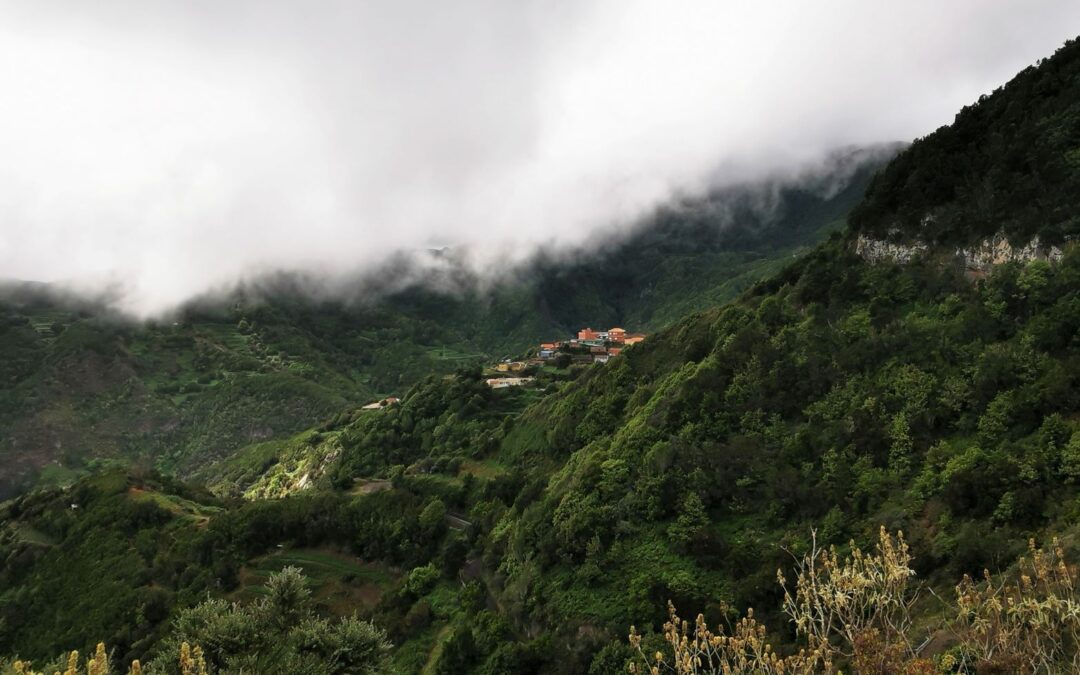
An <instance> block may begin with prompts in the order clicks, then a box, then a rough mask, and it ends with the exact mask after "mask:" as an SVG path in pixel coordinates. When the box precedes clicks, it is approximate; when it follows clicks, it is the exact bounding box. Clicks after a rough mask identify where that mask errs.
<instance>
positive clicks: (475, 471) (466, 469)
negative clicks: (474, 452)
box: [458, 459, 508, 479]
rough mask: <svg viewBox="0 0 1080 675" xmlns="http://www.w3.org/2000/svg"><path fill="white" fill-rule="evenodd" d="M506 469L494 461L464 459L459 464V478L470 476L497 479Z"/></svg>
mask: <svg viewBox="0 0 1080 675" xmlns="http://www.w3.org/2000/svg"><path fill="white" fill-rule="evenodd" d="M507 471H508V469H507V468H506V467H505V466H504V465H503V464H501V463H499V462H497V461H495V460H494V459H466V460H464V461H462V462H461V470H460V472H459V474H458V475H459V476H463V475H465V474H471V475H473V476H476V477H477V478H488V479H491V478H498V477H499V476H502V475H503V474H505V473H507Z"/></svg>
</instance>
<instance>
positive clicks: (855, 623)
mask: <svg viewBox="0 0 1080 675" xmlns="http://www.w3.org/2000/svg"><path fill="white" fill-rule="evenodd" d="M812 542H813V543H812V544H811V548H810V551H809V552H807V553H806V555H804V556H803V557H802V558H801V559H800V560H799V562H798V563H797V565H796V570H795V571H796V576H795V580H794V586H793V588H791V589H789V587H788V582H787V579H786V578H785V577H784V575H783V574H782V573H780V572H778V573H777V578H778V581H779V583H780V585H781V587H782V588H783V589H784V607H783V608H784V613H785V614H786V615H787V616H788V618H789V619H790V621H791V623H792V625H793V627H794V629H795V632H796V635H797V636H798V637H799V639H800V640H801V641H803V643H804V644H803V647H802V648H801V649H800V650H799V651H798V652H797V653H792V654H788V655H781V654H779V653H778V652H777V651H776V650H775V649H774V648H773V646H772V645H770V644H769V642H768V641H767V639H766V633H767V631H766V628H765V626H763V625H761V624H759V623H758V622H757V621H756V620H755V619H754V615H753V610H748V612H747V615H746V616H745V617H744V618H742V619H739V620H738V621H736V622H735V623H734V625H732V626H730V627H729V629H728V630H725V629H724V628H723V627H718V628H717V629H716V631H715V632H714V631H713V630H711V629H710V628H709V627H708V625H707V624H706V622H705V619H704V617H703V616H702V615H700V614H699V615H698V617H697V619H696V621H695V622H694V624H693V626H691V625H690V623H689V622H688V621H686V620H683V619H680V618H679V616H678V614H677V613H676V610H675V607H674V606H673V605H671V604H670V603H669V605H668V613H669V620H668V622H667V623H666V624H664V629H663V645H664V647H665V650H664V651H656V652H655V653H654V654H651V655H649V654H646V648H645V647H644V646H643V640H642V635H640V634H639V633H638V632H637V631H636V629H635V628H634V627H631V628H630V645H631V647H632V648H633V649H634V650H635V652H636V653H637V660H636V662H635V663H632V664H631V665H630V672H632V673H650V674H651V675H660V673H676V674H677V675H711V674H717V675H720V674H722V675H773V674H775V675H781V674H783V675H788V674H790V675H812V674H813V675H816V674H819V673H820V674H825V675H828V674H831V673H841V672H852V671H853V672H856V673H868V674H869V673H873V674H875V675H923V674H926V675H929V674H932V673H965V674H969V673H970V674H973V675H974V674H978V675H984V674H986V675H989V674H998V673H1000V674H1002V675H1004V674H1005V673H1016V674H1022V675H1053V674H1056V673H1065V672H1074V673H1075V672H1080V597H1078V595H1077V587H1076V571H1075V570H1074V569H1072V568H1070V567H1069V566H1068V565H1067V564H1066V562H1065V560H1064V554H1063V551H1062V549H1061V546H1060V544H1059V543H1058V542H1057V540H1054V544H1053V547H1052V549H1051V550H1050V551H1044V550H1043V549H1040V548H1037V547H1036V546H1035V543H1034V542H1030V543H1029V554H1028V555H1027V556H1024V557H1021V558H1020V560H1019V561H1018V564H1017V565H1016V569H1015V571H1014V572H1012V573H1011V574H1009V575H1005V576H1003V577H1001V578H996V577H993V576H991V575H990V573H989V572H986V573H985V576H984V579H983V581H982V582H981V583H976V582H975V581H974V580H972V579H971V578H970V577H967V576H965V577H964V579H963V580H962V581H961V582H960V584H959V585H957V587H956V604H955V605H954V606H953V607H952V610H953V618H952V620H950V621H947V622H944V623H943V624H942V625H940V626H938V627H937V629H938V632H939V633H940V634H941V635H943V636H951V638H952V641H953V642H954V643H955V646H953V647H952V648H950V649H949V650H948V651H946V652H945V653H943V654H940V655H938V658H937V660H936V662H935V661H931V660H929V659H927V658H924V657H922V656H920V653H919V652H920V649H919V646H918V640H916V639H915V636H914V634H913V631H912V621H911V608H912V605H913V604H914V602H915V599H916V597H917V590H916V589H914V588H912V586H911V580H912V578H913V577H914V576H915V572H914V570H913V569H912V568H911V565H910V563H911V554H910V552H909V551H908V546H907V544H906V543H905V541H904V538H903V534H902V533H900V532H898V533H897V534H896V536H895V537H893V536H891V535H889V534H888V533H887V532H886V531H885V529H884V528H882V529H881V531H880V534H879V540H878V544H877V545H876V547H875V550H874V551H873V552H872V553H864V552H863V551H862V550H860V549H859V548H858V547H856V546H854V544H853V545H852V551H851V553H850V554H849V555H847V556H843V557H841V556H840V555H839V554H838V553H837V552H836V550H835V549H833V548H830V549H828V550H824V549H821V548H819V547H818V546H817V544H816V538H813V539H812Z"/></svg>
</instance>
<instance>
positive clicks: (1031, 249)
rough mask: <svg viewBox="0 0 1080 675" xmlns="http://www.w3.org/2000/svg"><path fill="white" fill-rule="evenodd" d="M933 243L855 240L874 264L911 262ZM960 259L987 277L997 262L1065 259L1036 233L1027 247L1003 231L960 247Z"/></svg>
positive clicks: (860, 252) (969, 270) (967, 268)
mask: <svg viewBox="0 0 1080 675" xmlns="http://www.w3.org/2000/svg"><path fill="white" fill-rule="evenodd" d="M928 250H929V246H927V245H926V244H925V243H923V242H920V241H915V242H912V243H909V244H899V243H895V242H891V241H885V240H883V239H872V238H870V237H867V236H865V235H861V234H860V235H859V236H858V237H857V238H856V239H855V253H857V254H858V255H860V256H862V258H863V259H864V260H866V261H868V262H871V263H877V262H881V261H883V260H892V261H895V262H898V263H907V262H910V261H911V260H913V259H914V258H915V257H916V256H917V255H919V254H921V253H925V252H926V251H928ZM955 255H956V257H957V259H958V260H959V261H960V262H962V263H963V265H964V269H965V271H966V272H967V273H968V274H969V276H976V277H979V276H983V275H985V274H986V273H987V272H989V271H990V270H991V269H993V268H994V266H996V265H1002V264H1005V263H1010V262H1019V263H1027V262H1032V261H1034V260H1044V261H1046V262H1051V263H1056V262H1058V261H1060V260H1061V257H1062V255H1063V253H1062V250H1061V249H1060V248H1058V247H1057V246H1044V245H1043V244H1042V243H1041V242H1040V241H1039V238H1038V237H1037V236H1036V237H1034V238H1033V239H1032V240H1031V241H1029V242H1028V243H1027V244H1024V245H1023V246H1013V245H1012V244H1011V243H1009V239H1008V237H1006V236H1005V235H1004V234H1003V233H1000V232H999V233H998V234H995V235H994V236H993V237H990V238H989V239H984V240H983V241H981V242H979V243H978V244H976V245H974V246H972V247H970V248H958V249H956V251H955Z"/></svg>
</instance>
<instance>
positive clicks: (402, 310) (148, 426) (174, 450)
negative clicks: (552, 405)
mask: <svg viewBox="0 0 1080 675" xmlns="http://www.w3.org/2000/svg"><path fill="white" fill-rule="evenodd" d="M895 150H896V148H895V147H894V146H883V147H879V148H870V149H863V150H851V151H846V152H844V153H840V154H837V155H836V156H835V157H834V158H833V159H831V160H830V162H829V164H828V166H827V167H825V168H824V169H821V170H819V171H817V172H815V173H810V174H808V175H807V176H804V177H801V178H792V179H789V180H786V181H773V182H769V183H767V184H756V185H747V186H742V187H739V188H731V189H728V190H725V191H723V192H718V193H716V194H713V195H709V196H706V197H701V198H696V199H693V200H689V199H688V200H684V201H683V202H682V203H680V204H678V205H670V206H667V207H664V208H663V209H661V210H660V211H659V212H658V213H657V214H655V215H653V216H651V217H648V218H645V219H643V221H642V222H641V223H639V224H638V225H637V226H636V229H634V231H633V232H631V233H611V236H610V237H609V239H610V240H611V241H608V242H605V243H604V245H603V246H600V245H599V244H598V245H597V248H589V249H588V250H582V251H578V252H576V253H573V254H570V253H566V252H562V253H559V254H558V255H555V254H554V253H553V252H550V251H549V252H545V253H541V254H538V255H536V256H535V257H534V258H533V259H531V260H529V261H528V262H527V263H525V264H524V265H522V266H521V267H520V268H519V269H517V270H516V271H515V272H514V273H513V274H511V275H509V276H507V277H505V278H504V279H503V280H502V281H501V282H499V283H496V284H494V285H493V284H491V283H488V280H486V279H485V278H484V277H483V275H482V274H480V273H478V272H476V271H475V270H471V269H469V268H468V267H466V266H464V263H461V262H460V261H458V260H457V259H456V257H455V255H454V252H452V251H442V252H437V253H433V254H431V255H434V256H436V257H437V258H440V259H441V262H440V264H438V265H435V266H433V267H432V271H430V273H429V272H425V269H426V268H425V267H423V266H422V264H421V263H419V262H417V261H416V260H415V259H412V260H410V259H407V258H403V259H401V260H394V261H391V262H388V263H387V264H386V266H385V268H384V269H380V270H376V271H374V272H372V273H370V274H368V275H364V276H362V277H360V278H358V279H356V280H355V283H353V284H351V285H348V284H346V285H345V286H346V287H347V288H348V289H351V290H348V291H347V290H346V289H345V288H343V289H340V290H339V291H337V292H336V294H331V293H326V292H325V290H324V289H323V290H315V289H316V288H320V287H319V285H318V284H317V283H315V282H313V281H312V280H311V279H308V278H305V277H303V276H300V275H288V274H279V275H274V276H270V277H266V278H262V279H258V280H255V281H251V282H248V283H246V284H245V285H243V286H242V287H240V288H238V289H236V290H235V292H233V293H232V294H231V295H228V296H226V297H219V296H215V297H208V298H202V299H199V300H196V301H192V302H191V303H189V304H188V306H186V307H184V308H182V309H181V310H179V311H178V312H177V313H176V315H175V316H172V317H169V318H162V319H159V320H156V321H150V322H141V323H136V322H133V321H131V320H129V319H126V318H124V317H122V316H118V315H116V314H115V313H114V312H110V311H109V310H108V306H107V305H105V304H102V303H97V304H94V303H92V302H88V301H81V302H80V301H77V300H75V299H72V298H70V297H67V296H63V295H58V294H57V293H56V292H55V291H53V290H51V289H49V288H47V287H42V286H40V285H33V284H9V285H8V286H6V287H0V351H2V352H3V354H4V358H3V359H0V383H3V385H2V387H0V459H2V460H3V462H4V465H5V470H4V471H3V472H0V497H3V496H7V495H9V494H12V493H13V492H14V491H16V489H17V488H19V487H26V486H27V485H29V484H31V482H32V481H34V480H35V479H36V478H37V479H40V480H42V482H43V483H44V484H62V483H63V482H65V481H70V480H71V479H72V478H73V477H74V476H76V475H84V474H85V473H86V472H87V471H88V470H93V469H94V468H95V467H97V466H99V465H100V464H101V463H102V462H108V461H112V460H121V461H123V462H133V461H135V462H142V463H146V464H149V465H152V466H155V467H157V468H160V469H162V470H165V471H168V472H175V473H178V474H179V475H182V476H185V477H190V476H192V474H193V473H194V472H195V471H196V470H202V471H204V472H205V471H207V470H208V466H209V465H210V464H212V463H214V462H216V461H218V460H220V459H223V458H228V457H229V456H231V455H232V454H233V453H234V452H236V451H238V450H240V449H242V448H247V447H248V446H251V445H253V444H261V443H264V442H266V441H271V440H278V441H281V440H284V439H288V438H291V437H293V436H294V435H295V434H297V433H300V432H302V431H304V430H306V429H309V428H310V427H312V426H313V425H316V424H318V423H320V422H322V421H324V420H325V419H326V418H328V417H329V416H332V415H336V414H338V413H339V412H341V411H342V410H344V409H347V408H349V407H355V406H358V405H362V404H364V403H367V402H369V401H371V400H372V399H374V398H376V397H381V396H385V395H388V394H397V395H400V394H402V393H404V392H405V391H406V390H407V389H408V387H409V386H410V385H412V384H414V383H416V382H418V381H419V380H421V379H423V378H424V377H426V376H427V375H429V374H432V373H440V374H445V373H450V372H453V371H454V370H456V369H457V368H460V367H462V366H463V365H467V364H475V363H481V362H484V361H490V360H491V359H493V358H495V357H502V356H507V355H517V354H520V353H523V352H524V350H526V349H528V348H529V347H531V346H533V345H535V344H536V343H537V342H538V341H540V340H550V339H553V338H557V337H563V336H566V335H570V334H571V331H576V330H577V329H578V328H580V327H581V326H583V325H591V324H595V325H616V324H626V325H627V326H631V327H632V328H633V329H634V330H653V329H657V328H660V327H662V326H664V325H667V324H668V323H670V322H672V321H674V320H676V319H677V318H679V317H680V316H682V315H683V314H684V313H686V312H687V311H692V310H695V309H700V308H703V307H707V306H712V305H714V304H716V303H718V302H722V301H725V300H728V299H730V298H732V297H734V296H735V295H736V294H737V293H739V292H741V291H742V290H744V289H746V288H747V287H749V286H750V285H751V284H752V283H753V282H754V281H756V280H759V279H761V278H764V277H766V276H768V275H769V274H771V273H773V272H774V271H775V270H778V269H780V268H781V267H782V266H783V265H784V264H786V262H787V261H788V260H790V258H791V256H793V255H796V254H798V253H800V252H805V251H806V250H807V249H808V246H809V245H810V244H812V243H814V242H816V241H819V240H820V239H822V238H823V237H824V236H826V234H827V233H828V232H829V231H832V230H834V229H836V228H838V227H840V226H841V225H842V223H843V218H844V216H845V215H846V214H847V212H848V211H849V210H850V209H851V207H852V206H853V205H854V204H855V203H856V202H857V200H858V199H859V197H860V196H861V195H862V192H863V190H864V189H865V187H866V184H867V182H868V180H869V177H870V175H871V173H872V172H873V170H874V169H875V168H877V167H878V166H880V165H881V163H882V162H883V161H884V160H886V159H888V158H889V157H890V156H891V155H892V154H894V153H895ZM418 265H419V267H418ZM426 275H427V276H426ZM428 276H430V277H431V278H428ZM399 278H404V279H411V280H415V281H412V282H410V283H408V284H405V285H404V287H401V286H402V284H400V283H392V280H394V279H399ZM387 280H391V282H388V281H387ZM448 288H449V289H453V290H446V289H448ZM265 449H266V448H265V446H264V447H263V451H265Z"/></svg>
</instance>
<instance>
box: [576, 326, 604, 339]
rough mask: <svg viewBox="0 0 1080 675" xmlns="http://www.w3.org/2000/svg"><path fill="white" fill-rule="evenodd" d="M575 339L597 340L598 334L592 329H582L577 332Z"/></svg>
mask: <svg viewBox="0 0 1080 675" xmlns="http://www.w3.org/2000/svg"><path fill="white" fill-rule="evenodd" d="M577 339H579V340H599V339H600V334H599V333H597V332H596V331H594V330H593V329H592V328H582V329H581V330H579V331H578V332H577Z"/></svg>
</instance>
